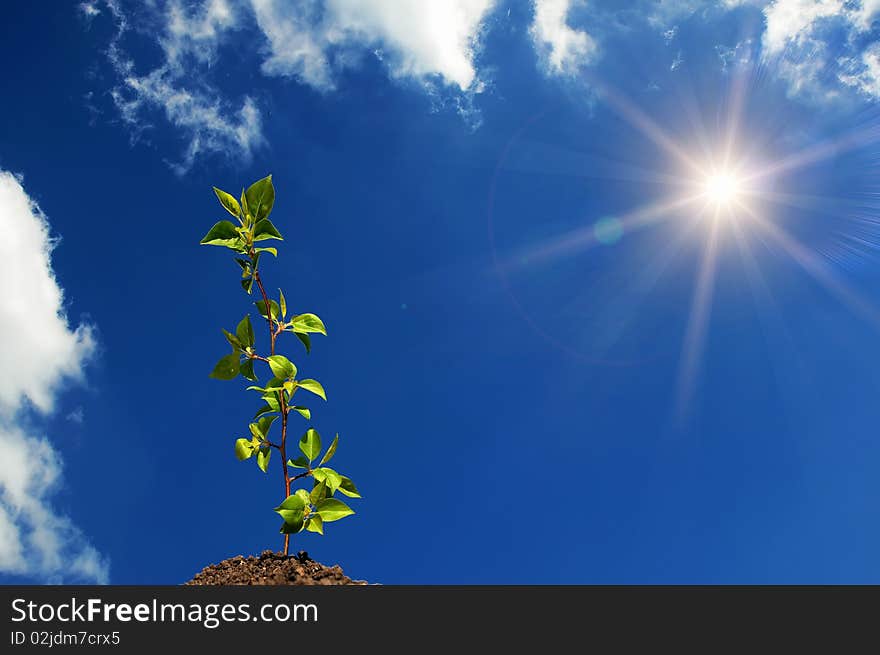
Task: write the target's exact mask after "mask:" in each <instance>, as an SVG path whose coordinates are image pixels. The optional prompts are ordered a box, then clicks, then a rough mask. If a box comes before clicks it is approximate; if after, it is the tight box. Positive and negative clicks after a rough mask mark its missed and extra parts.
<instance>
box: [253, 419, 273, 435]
mask: <svg viewBox="0 0 880 655" xmlns="http://www.w3.org/2000/svg"><path fill="white" fill-rule="evenodd" d="M277 418H278V417H277V416H264V417H263V418H261V419H260V420H259V421H257V429H258V430H259V431H260V434H262V435H263V437H268V436H269V429H270V428H271V427H272V423H274V422H275V419H277Z"/></svg>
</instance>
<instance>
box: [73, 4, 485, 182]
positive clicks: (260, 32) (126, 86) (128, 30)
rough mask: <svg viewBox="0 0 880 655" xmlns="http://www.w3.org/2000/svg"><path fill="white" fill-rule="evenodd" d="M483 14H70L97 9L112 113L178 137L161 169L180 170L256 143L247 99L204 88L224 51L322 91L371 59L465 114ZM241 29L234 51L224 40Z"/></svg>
mask: <svg viewBox="0 0 880 655" xmlns="http://www.w3.org/2000/svg"><path fill="white" fill-rule="evenodd" d="M494 6H495V0H326V1H324V2H318V1H317V0H305V1H304V2H296V3H291V2H281V1H279V0H237V1H234V0H208V1H206V2H202V3H200V4H197V5H184V4H182V3H181V2H179V1H178V0H168V1H165V2H161V1H160V2H157V3H154V4H152V5H150V7H149V10H146V9H144V10H142V12H141V14H142V15H139V16H138V21H137V26H135V21H133V20H132V19H131V17H130V12H131V11H132V10H131V9H123V8H122V6H121V5H120V4H119V3H118V1H117V0H102V2H101V4H100V6H99V4H98V2H97V0H94V1H93V2H89V3H83V5H82V6H81V8H82V11H83V12H84V13H86V14H87V15H88V16H95V15H97V14H98V13H103V12H102V10H103V9H106V10H107V12H106V13H107V14H109V15H110V16H112V17H113V20H114V22H115V26H116V27H115V37H114V38H113V40H112V42H111V43H110V45H109V47H108V48H107V55H108V59H109V61H110V63H111V65H112V69H113V72H114V75H115V77H116V79H117V83H116V84H115V85H114V86H113V88H112V89H111V90H110V96H111V98H112V99H113V102H114V104H115V106H116V109H117V111H118V113H119V115H120V117H121V118H122V120H123V121H124V122H125V123H126V124H127V125H129V127H130V128H131V129H132V134H133V135H134V137H135V138H136V139H137V138H139V137H140V136H142V135H143V134H145V133H146V132H148V131H149V130H151V129H152V128H153V127H154V126H155V121H156V118H155V117H156V115H157V114H158V115H159V116H161V117H162V118H163V119H164V121H166V122H167V123H168V124H170V125H172V126H173V127H175V128H176V129H177V130H178V131H179V132H180V133H181V134H183V135H184V136H185V138H186V146H185V147H184V150H183V153H182V155H181V157H180V159H179V161H175V162H172V166H173V168H174V169H175V170H176V171H177V172H179V173H183V172H185V171H187V170H188V169H189V168H190V167H191V166H192V164H193V162H194V161H195V160H196V159H197V158H198V157H199V156H200V155H203V154H208V153H217V154H221V155H227V156H230V157H234V158H236V159H238V160H241V161H245V162H247V161H248V160H249V159H250V158H251V157H252V155H253V153H254V152H255V151H256V150H257V149H258V148H259V147H260V146H261V145H262V144H263V143H264V141H265V139H264V136H263V126H262V113H261V110H260V107H259V106H258V103H257V101H255V100H254V99H253V98H252V97H250V96H248V95H243V96H242V97H241V98H240V99H239V100H237V101H231V100H229V99H228V95H227V94H226V93H224V92H221V91H220V89H219V88H218V87H217V85H216V84H215V83H214V82H213V81H212V75H211V74H212V67H213V65H214V64H215V62H216V59H217V56H218V53H219V52H220V51H221V50H222V49H223V48H224V47H246V48H248V47H249V48H252V49H253V50H255V51H257V52H259V53H260V55H261V58H262V62H261V65H260V72H261V73H262V74H263V75H265V76H271V77H281V78H291V79H293V80H295V81H296V82H299V83H302V84H306V85H309V86H311V87H313V88H315V89H317V90H319V91H322V92H328V91H331V90H333V89H334V88H335V87H336V85H337V83H338V78H339V74H340V73H341V71H343V70H344V69H346V68H350V67H353V66H356V65H358V62H360V61H361V60H362V58H363V57H364V56H375V57H377V58H379V60H380V61H381V62H382V63H383V64H384V66H385V67H386V69H387V71H388V74H389V75H390V76H391V77H392V78H395V79H408V80H414V81H416V82H417V83H418V84H420V85H422V86H423V87H424V88H425V90H426V91H427V92H428V93H429V94H430V95H432V96H433V97H440V96H443V95H448V94H452V95H454V96H456V97H457V101H456V102H455V103H452V104H453V105H455V106H456V107H460V108H461V111H460V113H461V114H462V115H464V116H465V117H466V118H468V117H470V118H473V114H474V108H473V103H472V99H473V96H474V95H475V94H479V93H480V92H482V91H483V89H484V88H485V81H484V80H483V79H482V78H481V77H480V76H479V75H478V73H477V70H476V67H475V63H474V62H475V58H476V57H477V56H478V54H479V51H480V44H481V36H482V31H483V27H484V25H485V20H486V18H487V16H488V15H489V13H490V12H491V10H492V9H493V8H494ZM245 28H247V29H248V30H250V32H249V36H248V38H247V39H246V40H245V42H244V46H243V44H242V43H235V44H232V43H231V40H232V39H233V37H234V35H235V34H236V32H238V31H241V30H243V29H245ZM254 33H255V34H256V38H254ZM132 34H137V35H139V36H141V37H144V36H146V37H147V38H149V39H151V40H153V41H154V42H155V44H156V45H157V46H158V48H159V51H160V52H161V60H160V61H159V63H158V64H156V63H153V64H152V65H146V66H145V65H144V62H143V61H139V60H138V57H137V56H136V55H135V54H134V50H133V49H132V48H130V47H127V46H126V40H127V38H128V37H129V36H131V35H132ZM251 54H252V53H251ZM443 104H448V103H445V102H444V103H443ZM471 122H472V121H471Z"/></svg>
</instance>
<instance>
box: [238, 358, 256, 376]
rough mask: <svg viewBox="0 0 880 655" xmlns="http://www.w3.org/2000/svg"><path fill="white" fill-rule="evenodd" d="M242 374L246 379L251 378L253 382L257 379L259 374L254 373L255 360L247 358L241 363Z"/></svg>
mask: <svg viewBox="0 0 880 655" xmlns="http://www.w3.org/2000/svg"><path fill="white" fill-rule="evenodd" d="M240 368H241V374H242V376H243V377H244V378H245V379H246V380H250V381H251V382H256V381H257V376H256V375H255V374H254V360H252V359H246V360H244V362H242V364H241V367H240Z"/></svg>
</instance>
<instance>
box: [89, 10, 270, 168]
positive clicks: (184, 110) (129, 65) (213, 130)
mask: <svg viewBox="0 0 880 655" xmlns="http://www.w3.org/2000/svg"><path fill="white" fill-rule="evenodd" d="M105 4H106V6H107V8H108V9H109V10H110V13H111V14H112V15H113V17H114V20H115V21H116V29H117V31H116V36H115V38H114V39H113V42H112V43H111V44H110V47H109V48H108V51H107V52H108V58H109V60H110V63H111V65H112V67H113V70H114V72H115V74H116V76H117V78H118V84H116V86H114V87H113V89H112V90H111V92H110V95H111V97H112V99H113V102H114V104H115V105H116V108H117V110H118V111H119V114H120V116H121V117H122V119H123V121H125V122H126V123H127V124H129V125H130V126H131V127H132V128H133V129H134V134H135V135H136V136H139V135H141V134H142V133H143V132H144V131H145V130H147V129H149V128H150V127H152V126H151V124H150V120H151V119H150V118H149V116H150V112H157V113H159V114H161V115H163V116H164V118H165V120H167V121H168V123H170V124H171V125H172V126H174V127H175V128H177V129H178V130H179V131H180V132H181V133H182V134H183V135H184V136H185V137H186V139H187V145H186V147H185V149H184V152H183V155H182V160H181V161H178V162H173V163H172V164H171V166H172V168H173V169H174V170H175V171H176V172H178V173H179V174H182V173H185V172H186V171H187V170H189V168H190V167H191V166H192V164H193V162H194V161H195V159H196V158H197V157H198V156H199V155H202V154H205V153H218V154H220V155H223V156H226V157H229V158H234V159H237V160H239V161H243V162H248V161H249V160H250V158H251V157H252V155H253V152H254V150H255V149H256V148H257V147H259V146H260V145H262V143H263V142H264V138H263V131H262V120H261V116H260V112H259V110H258V108H257V105H256V103H255V101H254V100H253V99H252V98H250V97H245V98H244V99H243V100H241V101H240V102H239V103H238V104H237V105H236V104H234V103H231V102H229V101H227V100H226V99H225V98H224V97H223V95H222V94H221V93H220V92H219V91H218V90H217V89H216V88H215V87H214V86H213V85H212V84H211V83H210V82H208V81H207V79H206V78H205V74H206V73H207V71H209V70H210V67H211V65H212V63H213V62H214V60H215V58H216V54H217V50H218V48H219V47H220V46H221V45H222V43H223V39H224V37H225V35H226V33H227V32H228V31H230V30H233V29H234V28H235V27H236V14H235V12H234V11H233V8H232V5H231V4H230V3H229V2H228V1H227V0H209V1H208V2H206V3H204V4H203V5H202V6H201V8H199V9H196V10H193V11H189V10H187V9H185V8H184V7H183V6H182V5H181V4H180V3H179V2H177V1H176V0H174V1H172V2H168V3H167V4H165V5H164V6H163V8H162V10H161V11H160V12H159V14H158V20H159V22H160V27H159V29H158V31H157V34H156V36H155V38H156V42H157V44H158V45H159V46H160V49H161V51H162V61H161V63H160V64H159V65H158V66H154V67H152V68H150V69H148V70H147V71H146V72H143V73H138V72H137V70H138V66H137V65H136V62H135V60H134V59H133V58H132V57H131V56H130V55H129V54H127V52H126V50H125V48H124V46H123V39H124V38H125V37H126V35H127V33H128V32H129V31H131V30H132V29H133V28H132V27H131V21H129V19H128V17H127V15H126V14H125V13H124V12H123V10H122V9H121V8H120V6H119V4H118V3H117V1H116V0H105Z"/></svg>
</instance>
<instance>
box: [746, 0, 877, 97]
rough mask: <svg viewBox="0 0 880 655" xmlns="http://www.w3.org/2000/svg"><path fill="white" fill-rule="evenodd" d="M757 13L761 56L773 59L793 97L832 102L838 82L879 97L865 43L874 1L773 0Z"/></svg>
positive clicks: (873, 59)
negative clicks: (760, 16) (761, 26)
mask: <svg viewBox="0 0 880 655" xmlns="http://www.w3.org/2000/svg"><path fill="white" fill-rule="evenodd" d="M763 11H764V17H765V20H766V30H765V31H764V35H763V39H762V47H763V56H764V58H765V59H766V60H771V59H772V60H773V62H774V64H775V67H776V70H777V72H778V74H779V75H780V76H781V77H783V78H784V79H786V80H787V81H788V83H789V88H790V90H791V92H792V93H793V94H801V95H809V96H812V97H814V98H818V99H823V98H832V97H837V96H838V95H839V91H840V83H842V84H843V85H844V86H849V87H853V88H855V89H857V90H858V91H859V92H861V93H862V94H864V95H867V96H869V97H872V98H878V97H880V88H878V84H877V83H876V82H877V70H876V52H877V51H876V48H875V46H874V44H873V43H872V42H871V40H870V39H867V38H866V34H867V32H868V30H870V28H871V25H872V23H873V21H874V20H875V19H876V18H877V15H878V13H880V0H862V1H861V2H859V1H852V0H775V1H774V2H771V3H770V4H768V5H767V6H766V7H764V9H763ZM840 35H843V36H844V38H843V39H841V38H840ZM832 42H834V43H835V45H834V46H833V48H832V46H831V43H832ZM835 80H836V81H837V82H836V86H835V85H834V84H835Z"/></svg>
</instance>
